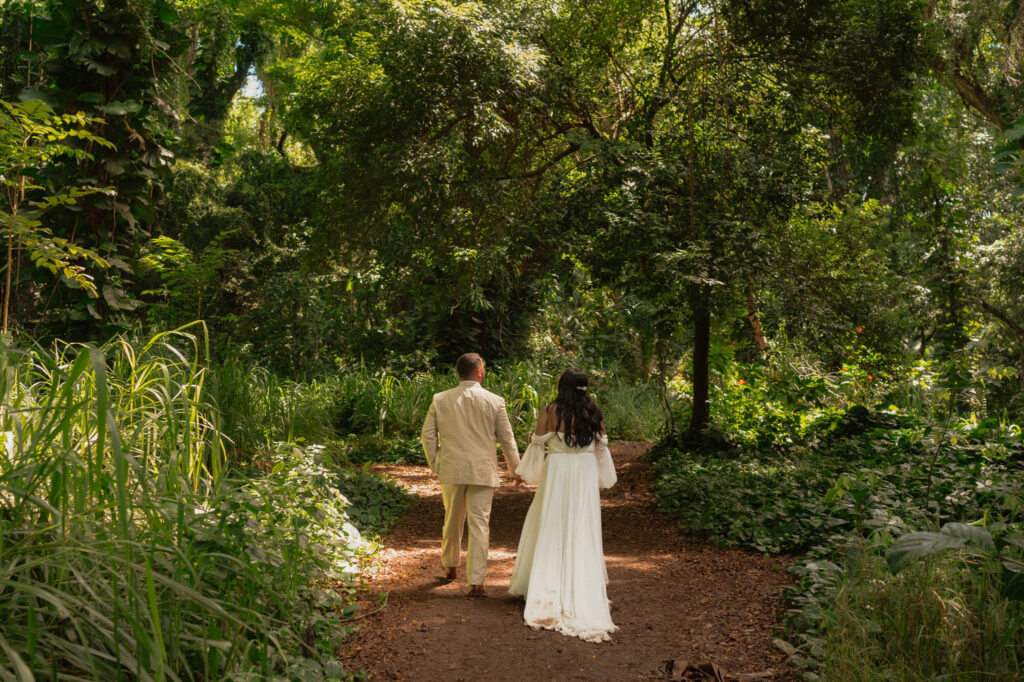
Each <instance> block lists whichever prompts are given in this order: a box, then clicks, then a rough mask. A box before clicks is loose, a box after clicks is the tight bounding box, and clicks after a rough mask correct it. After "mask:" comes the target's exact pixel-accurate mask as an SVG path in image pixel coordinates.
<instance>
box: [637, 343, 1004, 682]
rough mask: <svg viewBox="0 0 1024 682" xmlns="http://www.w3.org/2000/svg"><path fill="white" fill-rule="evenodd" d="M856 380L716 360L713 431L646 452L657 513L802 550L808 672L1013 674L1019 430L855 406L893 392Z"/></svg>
mask: <svg viewBox="0 0 1024 682" xmlns="http://www.w3.org/2000/svg"><path fill="white" fill-rule="evenodd" d="M770 364H771V363H769V367H770ZM777 369H778V370H779V371H778V372H776V375H783V374H784V373H785V372H784V369H785V368H777ZM860 374H861V371H860V370H859V369H857V368H856V367H852V366H850V365H847V366H844V367H843V368H842V369H841V370H840V371H838V372H835V373H829V374H818V375H817V376H814V375H810V374H808V375H807V376H805V380H804V381H802V382H793V383H796V385H795V386H794V385H793V383H787V384H785V385H777V384H773V381H772V379H771V378H770V376H769V373H768V372H766V371H765V369H764V366H762V365H758V366H755V367H746V366H744V365H743V364H742V363H733V364H730V365H728V366H727V367H724V368H723V372H722V374H721V376H720V377H719V378H720V380H721V381H720V383H719V387H720V388H719V392H718V394H717V395H718V396H719V398H720V399H719V400H718V401H717V402H713V405H714V406H715V407H716V408H717V412H715V413H714V415H715V417H716V419H717V421H716V423H715V427H714V428H717V429H718V430H717V431H709V432H707V433H706V434H704V435H703V436H697V437H694V436H690V437H686V436H683V435H679V434H676V435H674V436H670V437H668V438H665V439H663V440H662V441H661V442H660V443H659V444H658V445H657V446H656V447H655V449H654V450H653V451H652V457H653V458H654V459H655V467H656V470H657V471H658V474H659V479H658V484H657V486H658V501H659V505H660V506H661V508H662V509H664V510H665V511H667V512H669V513H670V514H673V515H675V516H676V517H678V518H679V519H680V521H681V523H682V524H683V525H684V526H685V527H687V528H689V529H690V530H692V531H695V532H699V533H702V534H704V535H706V536H708V537H709V538H711V539H713V540H715V541H716V542H720V543H723V544H727V545H740V546H745V547H750V548H751V549H755V550H758V551H762V552H768V553H785V554H789V555H792V556H794V557H795V560H794V561H793V563H792V564H791V570H792V572H793V573H794V574H795V575H796V576H797V577H798V583H797V585H796V587H795V588H794V589H793V590H792V592H791V594H790V600H791V603H792V610H791V612H790V616H789V621H788V622H789V627H790V628H791V629H790V635H789V637H790V638H791V639H792V640H793V642H792V643H793V644H795V645H796V646H797V653H796V656H795V660H796V661H797V662H798V663H799V664H800V665H801V666H802V668H803V671H802V675H803V676H804V677H805V678H806V679H841V680H847V679H850V680H856V679H865V680H867V679H921V680H924V679H955V678H962V677H967V678H971V679H974V678H975V677H977V678H979V679H982V678H988V679H1014V678H1015V676H1016V675H1017V674H1018V672H1019V670H1020V666H1021V663H1022V662H1024V602H1022V601H1021V597H1022V596H1024V594H1022V593H1021V591H1020V585H1021V582H1020V581H1021V580H1022V576H1024V573H1022V570H1024V564H1022V563H1021V558H1022V557H1021V550H1020V548H1021V546H1022V545H1024V534H1022V533H1021V531H1022V529H1024V506H1022V504H1024V441H1022V437H1021V431H1020V429H1019V428H1018V427H1017V426H1016V425H1014V424H1011V423H1008V422H1006V421H1000V420H999V419H997V418H989V419H982V420H979V419H978V418H977V417H971V416H969V415H967V416H965V415H958V414H949V413H947V414H945V415H942V414H941V413H939V412H933V413H928V412H927V411H925V410H920V409H919V410H918V412H917V414H913V413H910V412H908V411H906V410H904V409H900V408H898V407H896V406H895V405H886V404H885V403H881V404H875V405H872V406H871V407H867V406H865V405H862V404H858V403H856V402H854V401H853V400H851V398H859V399H863V398H865V397H868V398H870V397H879V396H888V395H890V394H891V393H892V392H893V390H894V388H896V386H895V384H896V383H898V381H899V380H898V379H897V378H895V377H892V378H891V379H892V380H891V381H890V382H889V385H885V386H877V387H874V388H873V389H872V392H873V394H874V395H873V396H872V395H871V394H870V393H865V392H864V391H863V385H861V386H858V385H857V383H858V382H857V381H856V380H854V381H853V382H849V383H846V382H848V378H849V376H851V375H853V376H855V377H857V376H859V375H860ZM913 374H914V376H915V377H916V379H915V380H917V379H920V372H919V371H915V372H914V373H913ZM868 376H873V375H869V374H868V373H866V372H864V373H863V377H860V378H861V379H862V383H863V382H864V380H866V379H867V377H868ZM931 378H932V379H934V380H936V381H939V380H940V379H939V378H938V377H931ZM880 383H883V382H880ZM794 390H797V391H803V394H802V395H801V396H800V398H799V401H797V402H793V403H791V402H789V401H790V399H791V398H792V392H793V391H794ZM808 390H809V391H810V394H808ZM811 394H813V395H811ZM682 409H685V405H683V406H682ZM780 424H781V426H780ZM958 524H961V525H958ZM962 524H970V525H962ZM940 528H941V529H942V532H941V533H939V532H937V531H939V530H940ZM965 533H966V535H965ZM997 547H998V549H997ZM942 550H949V551H951V552H952V553H948V552H947V554H946V555H941V552H942ZM887 559H888V561H887ZM919 559H920V560H919ZM924 632H927V633H929V634H928V636H926V637H923V636H922V635H921V633H924Z"/></svg>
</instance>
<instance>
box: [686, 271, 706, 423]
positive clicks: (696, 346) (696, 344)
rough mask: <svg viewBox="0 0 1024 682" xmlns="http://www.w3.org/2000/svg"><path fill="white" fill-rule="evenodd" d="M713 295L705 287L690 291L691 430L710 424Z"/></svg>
mask: <svg viewBox="0 0 1024 682" xmlns="http://www.w3.org/2000/svg"><path fill="white" fill-rule="evenodd" d="M710 294H711V292H710V289H709V287H708V286H707V285H706V284H700V285H694V286H693V287H692V288H691V290H690V301H691V306H692V307H693V414H692V415H691V416H690V430H691V431H695V432H696V431H703V430H704V429H706V428H707V426H708V422H709V421H710V420H711V408H710V405H709V402H708V393H709V382H710V378H711V372H710V351H711V301H710V298H711V295H710Z"/></svg>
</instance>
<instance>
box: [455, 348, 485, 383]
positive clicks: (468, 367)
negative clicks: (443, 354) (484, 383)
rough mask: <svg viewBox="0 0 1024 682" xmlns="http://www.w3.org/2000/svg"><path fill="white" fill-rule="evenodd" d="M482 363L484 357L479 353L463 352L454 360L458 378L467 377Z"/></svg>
mask: <svg viewBox="0 0 1024 682" xmlns="http://www.w3.org/2000/svg"><path fill="white" fill-rule="evenodd" d="M483 364H484V359H483V358H482V357H480V354H479V353H465V354H463V355H460V356H459V359H458V360H456V361H455V371H456V372H458V374H459V378H460V379H468V378H469V377H470V375H472V374H473V373H474V372H476V370H477V369H478V368H479V367H480V366H481V365H483Z"/></svg>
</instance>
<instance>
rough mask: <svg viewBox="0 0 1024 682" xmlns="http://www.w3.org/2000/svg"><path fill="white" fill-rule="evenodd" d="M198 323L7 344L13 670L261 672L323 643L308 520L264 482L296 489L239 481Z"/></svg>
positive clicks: (0, 467)
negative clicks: (317, 629)
mask: <svg viewBox="0 0 1024 682" xmlns="http://www.w3.org/2000/svg"><path fill="white" fill-rule="evenodd" d="M199 331H201V328H200V327H198V326H190V327H189V328H183V329H181V330H177V331H175V332H169V333H165V334H159V335H157V336H155V337H153V338H152V339H150V340H148V341H145V342H133V341H130V340H128V339H124V338H121V339H117V340H115V341H114V342H112V343H110V344H108V345H106V346H104V347H103V348H99V349H97V348H92V347H89V346H76V345H64V346H60V347H58V348H55V349H54V350H53V351H49V352H47V351H44V350H41V349H32V350H25V349H18V348H12V347H9V346H5V347H3V348H2V349H0V350H2V352H0V429H2V431H3V437H4V441H3V452H2V454H0V624H2V629H0V677H2V678H3V679H17V680H30V679H32V678H33V676H37V677H44V678H52V679H57V678H65V679H92V680H116V679H140V680H200V679H202V680H206V679H224V678H228V677H240V676H245V675H251V676H257V677H260V678H261V679H263V678H266V677H268V676H269V675H270V674H271V672H272V671H274V670H284V669H286V668H287V667H288V665H289V661H290V660H293V659H296V658H297V659H302V658H304V656H305V654H306V653H309V652H307V651H306V649H308V639H309V637H308V635H309V632H308V631H307V630H308V627H307V628H305V630H304V629H303V623H312V622H313V616H312V615H311V609H310V608H309V607H303V605H302V604H303V600H305V601H306V602H307V603H308V602H309V599H307V597H308V596H309V595H310V594H313V592H311V590H313V589H314V586H311V585H310V576H311V575H314V572H312V571H310V570H309V566H308V562H306V561H304V560H303V559H302V557H301V555H300V554H299V553H297V552H295V551H291V549H290V548H291V546H292V545H295V544H296V543H301V542H304V541H303V539H302V538H303V537H304V533H305V534H306V535H308V534H311V533H310V531H309V529H308V526H309V524H308V523H307V524H305V525H303V524H302V523H300V522H299V520H300V519H301V518H302V517H303V514H283V515H282V516H281V521H282V524H281V526H282V528H280V529H277V530H275V531H269V530H266V526H267V525H269V524H267V522H266V520H267V518H268V512H269V510H268V508H267V504H266V503H267V500H260V499H259V495H258V493H259V492H260V491H261V490H262V491H263V492H264V493H268V494H269V496H270V497H275V496H276V495H277V494H278V493H279V492H280V490H287V486H283V485H282V486H278V487H277V488H274V487H273V486H269V487H268V485H267V484H266V483H265V482H264V483H262V484H261V486H256V487H254V486H253V485H251V484H250V483H248V482H243V481H235V480H231V479H229V477H227V476H226V475H225V473H226V470H225V447H224V446H225V443H224V439H223V438H222V436H221V431H220V423H219V421H220V413H219V412H218V410H217V409H216V407H215V405H214V401H213V398H212V394H211V393H210V384H209V379H210V375H209V372H208V371H207V370H206V369H205V368H204V367H203V364H202V358H204V357H205V348H204V344H203V342H202V340H201V337H200V336H197V334H196V333H197V332H199ZM269 502H270V503H271V504H272V507H271V508H272V509H273V505H278V504H280V501H279V500H276V499H274V500H270V501H269ZM273 511H274V512H277V513H280V512H279V510H276V509H273ZM303 513H304V512H303ZM333 520H334V521H337V520H338V519H333ZM251 526H255V528H252V527H251ZM345 537H348V538H349V539H350V542H349V545H351V546H355V545H357V544H358V541H359V539H358V534H357V533H350V534H349V535H348V536H345ZM348 549H351V548H348ZM327 554H330V552H327ZM268 557H269V558H268Z"/></svg>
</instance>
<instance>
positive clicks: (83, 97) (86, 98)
mask: <svg viewBox="0 0 1024 682" xmlns="http://www.w3.org/2000/svg"><path fill="white" fill-rule="evenodd" d="M105 99H106V97H104V96H103V95H101V94H100V93H98V92H83V93H82V94H80V95H79V96H78V101H79V102H89V103H92V104H99V103H100V102H102V101H103V100H105Z"/></svg>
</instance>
